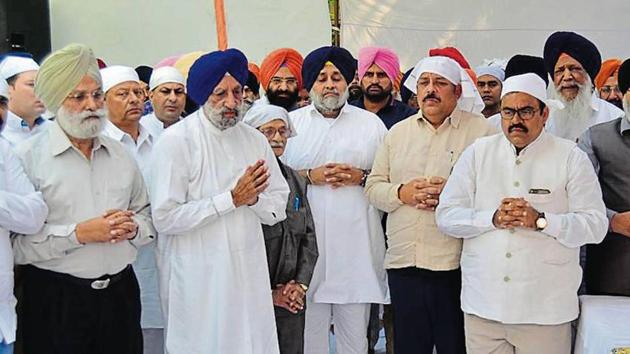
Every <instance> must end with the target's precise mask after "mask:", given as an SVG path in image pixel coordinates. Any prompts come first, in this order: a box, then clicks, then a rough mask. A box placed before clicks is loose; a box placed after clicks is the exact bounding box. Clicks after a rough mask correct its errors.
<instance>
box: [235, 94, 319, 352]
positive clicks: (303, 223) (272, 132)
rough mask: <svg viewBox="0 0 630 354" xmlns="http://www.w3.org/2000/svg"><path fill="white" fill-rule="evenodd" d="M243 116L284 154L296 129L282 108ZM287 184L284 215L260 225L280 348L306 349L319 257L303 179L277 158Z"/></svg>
mask: <svg viewBox="0 0 630 354" xmlns="http://www.w3.org/2000/svg"><path fill="white" fill-rule="evenodd" d="M244 122H245V123H247V124H249V125H251V126H253V127H254V128H256V129H258V130H259V131H260V132H261V133H263V134H264V135H265V137H266V138H267V140H268V141H269V144H271V148H272V149H273V152H274V154H275V155H276V157H278V158H279V157H280V156H282V154H283V153H284V147H285V145H286V143H287V140H288V139H289V138H290V137H291V136H294V135H295V131H294V130H293V129H291V128H292V125H291V123H290V121H289V112H287V111H286V109H284V108H282V107H279V106H274V105H270V104H261V105H256V106H255V107H253V108H252V109H250V110H249V111H248V112H247V115H246V116H245V119H244ZM278 165H279V166H280V171H281V172H282V175H283V176H284V178H285V179H286V181H287V184H288V185H289V190H290V192H289V200H288V201H287V207H286V213H287V218H286V219H285V220H284V221H281V222H279V223H277V224H275V225H272V226H268V225H263V234H264V237H265V248H266V250H267V263H268V266H269V278H270V280H271V283H270V284H271V287H272V298H273V304H274V310H275V315H276V327H277V330H278V342H279V345H280V353H281V354H299V353H303V352H304V323H305V322H304V321H305V317H304V307H305V305H304V304H305V301H304V297H305V295H306V291H307V290H308V285H309V283H310V281H311V277H312V276H313V269H314V268H315V262H316V261H317V256H318V251H317V240H316V239H315V225H314V224H313V216H312V215H311V208H310V206H309V204H308V200H307V199H306V186H307V183H306V179H304V177H302V176H300V175H299V174H298V173H297V172H296V171H295V170H293V169H291V168H290V167H288V166H285V165H284V164H282V162H280V160H278Z"/></svg>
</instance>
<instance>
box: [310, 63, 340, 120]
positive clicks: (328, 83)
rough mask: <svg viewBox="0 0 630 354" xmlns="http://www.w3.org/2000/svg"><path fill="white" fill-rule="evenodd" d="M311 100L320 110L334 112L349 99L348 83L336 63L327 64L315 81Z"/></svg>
mask: <svg viewBox="0 0 630 354" xmlns="http://www.w3.org/2000/svg"><path fill="white" fill-rule="evenodd" d="M309 95H310V96H311V101H312V102H313V104H314V105H315V108H317V110H318V111H320V112H334V111H337V110H339V109H341V107H343V105H344V104H346V101H347V100H348V96H349V93H348V83H347V82H346V80H345V79H344V77H343V75H342V74H341V72H340V71H339V69H337V67H335V66H334V65H331V64H327V65H324V68H323V69H322V70H321V71H320V72H319V75H318V76H317V79H316V80H315V82H314V83H313V87H312V88H311V92H310V93H309Z"/></svg>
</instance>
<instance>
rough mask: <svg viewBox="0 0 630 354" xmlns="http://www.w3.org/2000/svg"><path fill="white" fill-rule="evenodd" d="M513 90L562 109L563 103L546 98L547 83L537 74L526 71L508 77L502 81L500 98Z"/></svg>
mask: <svg viewBox="0 0 630 354" xmlns="http://www.w3.org/2000/svg"><path fill="white" fill-rule="evenodd" d="M513 92H521V93H526V94H528V95H530V96H533V97H536V98H537V99H539V100H540V101H542V102H543V103H544V104H545V105H547V106H548V107H550V108H556V109H562V108H564V105H563V104H562V103H561V102H559V101H556V100H553V99H549V98H547V84H545V81H544V80H543V79H541V78H540V76H538V75H537V74H534V73H526V74H521V75H516V76H510V77H508V78H507V79H506V80H505V82H503V89H502V90H501V99H503V97H505V96H506V95H507V94H510V93H513Z"/></svg>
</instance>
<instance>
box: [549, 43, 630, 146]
mask: <svg viewBox="0 0 630 354" xmlns="http://www.w3.org/2000/svg"><path fill="white" fill-rule="evenodd" d="M544 52H545V53H544V60H545V67H546V69H547V72H548V73H549V75H550V76H551V78H552V79H553V89H552V90H551V93H552V96H553V97H554V98H557V99H558V100H559V101H561V102H562V103H563V104H564V108H562V109H553V110H551V111H550V114H549V120H548V122H547V127H546V129H547V131H548V132H549V133H551V134H553V135H555V136H559V137H561V138H565V139H569V140H571V141H576V139H577V138H578V137H579V136H580V135H582V133H584V132H585V131H586V130H587V129H588V128H590V127H591V126H593V125H595V124H599V123H604V122H608V121H610V120H613V119H616V118H619V117H622V116H623V115H624V112H623V111H622V110H621V109H619V108H617V107H616V106H615V105H613V104H612V103H609V102H606V101H604V100H602V99H601V98H599V97H597V94H596V93H595V92H594V89H593V81H594V80H595V76H597V73H598V72H599V69H600V67H601V62H602V57H601V55H600V53H599V50H598V49H597V47H596V46H595V44H593V43H592V42H591V41H590V40H588V39H587V38H584V37H582V36H581V35H579V34H577V33H574V32H555V33H553V34H552V35H551V36H549V38H548V39H547V41H546V42H545V50H544Z"/></svg>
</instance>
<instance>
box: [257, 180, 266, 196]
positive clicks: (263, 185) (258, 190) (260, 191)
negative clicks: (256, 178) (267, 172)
mask: <svg viewBox="0 0 630 354" xmlns="http://www.w3.org/2000/svg"><path fill="white" fill-rule="evenodd" d="M267 187H269V182H265V183H263V184H261V185H259V186H258V187H256V188H255V191H256V195H258V194H260V193H262V192H264V191H265V189H267Z"/></svg>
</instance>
